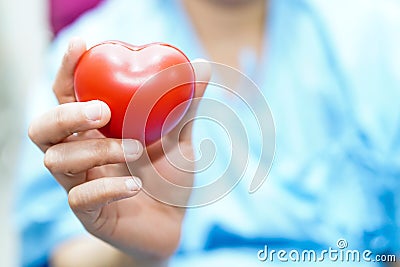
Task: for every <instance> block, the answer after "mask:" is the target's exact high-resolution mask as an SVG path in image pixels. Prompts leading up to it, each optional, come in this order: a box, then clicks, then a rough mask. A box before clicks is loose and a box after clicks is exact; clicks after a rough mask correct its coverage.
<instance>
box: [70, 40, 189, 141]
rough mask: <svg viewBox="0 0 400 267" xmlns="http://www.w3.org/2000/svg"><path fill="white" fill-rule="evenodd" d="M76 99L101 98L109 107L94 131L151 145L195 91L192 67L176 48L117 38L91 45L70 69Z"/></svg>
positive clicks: (180, 113)
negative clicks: (106, 117) (105, 120)
mask: <svg viewBox="0 0 400 267" xmlns="http://www.w3.org/2000/svg"><path fill="white" fill-rule="evenodd" d="M74 78H75V80H74V87H75V94H76V97H77V99H78V101H89V100H95V99H98V100H101V101H104V102H105V103H107V104H108V106H109V107H110V109H111V120H110V122H109V123H108V124H107V125H106V126H104V127H103V128H101V129H99V130H100V131H101V132H102V133H103V134H104V135H105V136H106V137H111V138H133V139H138V140H140V141H142V142H144V143H145V144H146V145H149V144H152V143H154V142H155V141H157V140H158V139H160V138H161V136H162V135H164V134H166V133H168V132H170V131H171V130H172V129H173V128H174V127H175V126H176V125H177V124H178V123H179V121H180V120H181V119H182V117H183V116H184V114H185V113H186V111H187V109H188V107H189V105H190V101H191V99H192V97H193V94H194V80H195V76H194V71H193V67H192V65H191V64H190V61H189V59H188V58H187V57H186V56H185V54H184V53H183V52H182V51H180V50H179V49H177V48H176V47H174V46H172V45H169V44H164V43H153V44H147V45H143V46H133V45H130V44H127V43H123V42H119V41H106V42H103V43H101V44H98V45H95V46H93V47H92V48H90V49H89V50H88V51H86V52H85V53H84V54H83V55H82V57H81V58H80V60H79V62H78V64H77V66H76V69H75V77H74Z"/></svg>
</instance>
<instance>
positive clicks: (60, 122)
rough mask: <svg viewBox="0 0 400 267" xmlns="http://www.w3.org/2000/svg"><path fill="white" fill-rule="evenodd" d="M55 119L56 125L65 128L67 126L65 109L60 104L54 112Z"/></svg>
mask: <svg viewBox="0 0 400 267" xmlns="http://www.w3.org/2000/svg"><path fill="white" fill-rule="evenodd" d="M53 116H54V117H53V119H54V123H55V127H59V128H61V129H63V128H65V126H66V119H65V115H64V112H63V110H62V109H61V108H60V106H57V107H56V108H55V110H54V113H53Z"/></svg>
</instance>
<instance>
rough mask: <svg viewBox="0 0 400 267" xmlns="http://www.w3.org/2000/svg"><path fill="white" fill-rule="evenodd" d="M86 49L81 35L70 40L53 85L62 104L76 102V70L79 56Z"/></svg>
mask: <svg viewBox="0 0 400 267" xmlns="http://www.w3.org/2000/svg"><path fill="white" fill-rule="evenodd" d="M85 51H86V43H85V41H84V40H83V39H81V38H79V37H74V38H72V39H71V40H70V41H69V45H68V50H67V51H66V52H65V54H64V57H63V60H62V63H61V67H60V69H59V70H58V73H57V76H56V79H55V81H54V85H53V92H54V94H55V95H56V97H57V100H58V102H59V103H60V104H64V103H69V102H75V101H76V98H75V92H74V71H75V66H76V64H77V63H78V61H79V58H80V57H81V56H82V54H83V53H84V52H85Z"/></svg>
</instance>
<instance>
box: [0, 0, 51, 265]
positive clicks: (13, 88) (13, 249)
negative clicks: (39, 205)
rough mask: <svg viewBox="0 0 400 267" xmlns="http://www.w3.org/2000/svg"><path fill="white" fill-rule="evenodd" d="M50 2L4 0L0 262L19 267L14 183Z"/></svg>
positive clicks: (0, 16) (0, 0) (0, 5)
mask: <svg viewBox="0 0 400 267" xmlns="http://www.w3.org/2000/svg"><path fill="white" fill-rule="evenodd" d="M47 14H48V4H47V1H46V0H31V1H22V0H13V1H7V0H0V129H1V130H0V198H1V201H0V220H1V221H0V222H1V227H0V247H1V248H2V249H0V259H1V264H0V265H1V266H7V267H14V266H18V247H17V246H18V244H17V239H16V235H15V229H14V227H13V225H12V218H11V216H12V213H11V210H12V207H13V199H12V191H13V188H12V183H13V181H15V171H16V169H15V166H16V161H17V160H18V157H17V156H18V153H19V148H20V147H19V144H20V140H21V138H22V137H23V136H24V135H25V134H26V133H25V132H26V131H25V130H24V128H26V124H27V123H26V122H25V120H24V106H25V103H26V102H25V101H26V100H27V99H26V98H25V95H26V93H27V92H28V91H29V90H30V89H31V88H33V86H32V85H33V84H35V83H36V82H37V80H38V79H39V77H40V75H41V71H42V69H43V68H42V64H43V61H44V60H43V53H44V51H45V49H46V46H47V44H48V42H49V40H50V39H51V31H50V30H49V29H50V28H49V26H48V25H49V24H48V16H47Z"/></svg>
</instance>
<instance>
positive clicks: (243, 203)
mask: <svg viewBox="0 0 400 267" xmlns="http://www.w3.org/2000/svg"><path fill="white" fill-rule="evenodd" d="M268 12H269V18H268V20H267V21H266V27H265V31H266V42H265V47H264V53H263V57H262V59H261V60H257V59H256V58H255V57H254V56H253V54H252V53H251V51H247V52H246V51H244V52H243V53H242V54H241V55H240V62H241V63H242V67H241V70H242V71H243V72H244V73H246V75H248V76H249V77H250V78H251V79H252V80H254V81H255V83H256V84H257V85H258V86H259V88H260V90H261V91H262V93H263V95H264V96H265V98H266V100H267V101H268V104H269V106H270V108H271V112H272V114H273V118H274V122H275V130H276V151H275V159H274V163H273V165H272V168H271V171H270V174H269V176H268V179H267V180H266V181H265V183H264V184H263V185H262V186H261V187H260V189H259V190H258V191H257V192H255V193H254V194H249V193H248V187H249V183H250V180H251V175H245V176H244V177H243V180H242V181H241V182H240V183H239V184H238V185H237V186H236V187H235V188H234V190H233V191H232V192H231V193H230V194H228V195H227V196H225V197H224V198H222V199H221V200H219V201H217V202H215V203H213V204H211V205H207V206H205V207H202V208H194V209H189V210H188V213H187V216H186V218H185V222H184V229H183V233H182V241H181V246H180V248H179V250H178V252H177V253H176V255H175V256H174V257H173V258H172V259H171V266H192V267H194V266H265V265H268V266H275V264H276V265H282V264H285V263H279V262H276V261H275V262H274V263H269V264H268V263H267V262H260V261H259V260H258V259H257V252H258V251H259V250H260V249H263V248H264V245H268V246H269V247H270V248H271V249H272V248H273V249H277V250H279V249H286V250H290V249H299V250H301V249H315V250H316V251H321V250H323V249H326V248H328V247H330V246H331V247H335V246H336V242H337V241H338V240H339V239H341V238H344V239H345V240H346V241H347V242H348V244H349V248H352V249H359V250H366V249H368V250H371V251H372V252H373V253H374V254H384V253H398V252H399V240H400V236H399V223H400V212H399V208H398V207H399V204H400V203H399V201H400V199H399V194H397V192H399V186H400V183H399V178H400V127H399V126H400V105H399V99H400V49H398V47H400V3H399V2H398V1H394V0H392V1H389V0H388V1H378V0H348V1H344V0H336V1H317V0H271V1H270V5H269V9H268ZM150 18H151V19H150ZM75 35H79V36H82V37H83V38H84V39H86V40H87V41H88V43H89V44H90V45H91V44H95V43H97V42H100V41H103V40H107V39H119V40H124V41H126V42H129V43H133V44H143V43H149V42H155V41H162V42H168V43H171V44H174V45H176V46H177V47H179V48H181V49H182V50H183V51H185V53H186V54H187V55H188V57H189V58H190V59H194V58H198V57H204V58H207V54H206V52H205V51H204V50H203V48H202V47H201V45H200V44H199V42H198V39H197V37H196V36H195V33H194V30H193V28H192V26H191V24H190V21H189V20H188V18H187V17H186V15H185V14H184V11H183V9H182V7H181V5H180V3H179V1H161V0H147V1H139V0H137V1H133V0H114V1H105V2H104V3H103V4H102V5H100V6H99V7H98V8H96V9H94V10H93V11H90V12H88V13H87V14H85V15H84V16H82V17H81V18H80V19H79V20H78V21H77V22H75V23H74V24H73V25H72V26H71V27H70V28H68V29H67V30H65V31H64V32H62V33H61V35H60V36H59V37H58V39H56V40H55V41H54V43H53V45H52V46H51V49H50V52H49V59H48V66H49V71H48V74H49V75H48V76H47V77H46V79H44V81H43V84H41V85H39V86H37V87H35V88H34V90H32V92H31V96H30V100H31V102H33V104H31V105H30V106H28V110H29V114H28V116H27V121H29V120H30V119H31V118H32V117H33V116H35V115H37V114H38V113H40V112H43V111H45V110H46V109H48V108H49V107H51V106H54V105H56V102H55V100H54V97H53V96H52V93H51V89H50V88H51V82H52V80H53V79H54V75H55V72H56V70H57V68H58V65H59V63H60V60H61V57H62V54H63V53H64V50H65V48H66V45H67V41H68V39H69V38H70V37H71V36H75ZM205 97H207V98H211V99H218V100H220V101H222V102H225V103H229V99H226V98H224V97H225V96H224V95H223V94H222V95H218V94H216V93H215V90H208V91H206V95H205ZM201 108H206V105H203V106H201ZM238 110H239V112H240V110H241V109H240V108H239V109H238ZM239 116H241V117H242V118H243V121H244V126H245V127H246V128H247V130H248V132H249V136H248V140H250V142H249V146H250V147H249V151H250V152H249V153H250V155H249V166H253V165H252V164H253V163H254V161H255V160H256V159H257V155H252V154H251V153H253V152H252V151H257V148H258V146H259V142H257V140H258V139H257V138H258V137H257V136H256V135H255V134H253V136H252V133H254V132H253V131H252V127H255V126H254V124H252V123H251V121H248V120H246V114H245V112H243V114H239ZM27 124H28V122H27ZM204 138H210V139H212V140H214V141H215V144H216V147H217V149H218V151H220V153H218V155H217V156H216V158H215V162H214V163H215V166H214V167H213V168H210V169H208V170H207V171H204V172H201V173H199V174H198V175H197V176H196V183H204V181H209V180H210V179H212V178H213V177H215V176H216V173H217V172H220V171H221V170H223V168H225V167H224V164H226V162H227V155H228V154H229V151H228V150H229V149H228V148H227V147H228V146H227V145H226V140H225V139H224V135H222V134H221V133H220V130H219V129H218V127H217V126H215V127H213V126H212V125H207V124H206V122H203V121H199V122H196V123H195V127H194V134H193V140H194V143H195V144H199V143H200V142H201V140H202V139H204ZM25 142H26V143H25V144H24V145H23V148H24V149H23V152H22V157H21V165H20V166H22V167H21V169H20V173H19V177H18V181H17V186H16V188H18V191H16V194H17V203H16V223H17V227H18V230H19V231H20V234H21V249H22V250H21V259H22V265H23V266H46V264H47V260H48V257H49V254H50V253H51V251H52V249H54V247H55V246H56V245H57V244H59V243H60V242H63V241H64V240H66V239H68V238H72V237H74V236H76V235H80V234H84V233H85V230H84V229H83V227H82V226H81V225H80V223H79V221H78V220H77V219H76V218H75V217H74V215H73V214H72V212H71V211H70V209H69V207H68V203H67V197H66V194H65V192H64V190H63V189H62V188H61V187H60V186H59V185H58V184H57V183H56V181H55V180H54V179H53V178H52V177H51V174H49V172H48V171H47V170H46V169H45V168H44V167H43V164H42V159H43V156H42V155H41V152H40V151H39V150H38V149H36V148H35V147H34V145H33V144H31V143H30V142H29V141H28V140H25ZM254 153H255V154H257V153H256V152H254ZM288 264H289V266H290V265H291V264H290V263H288ZM321 264H322V265H318V266H338V265H342V264H343V265H345V263H330V262H326V263H321ZM310 265H312V264H311V263H305V264H303V265H301V266H310ZM353 265H354V263H353V264H349V266H353ZM356 265H357V266H363V265H362V263H357V264H356ZM366 266H380V264H379V263H369V264H368V265H367V264H366Z"/></svg>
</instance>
